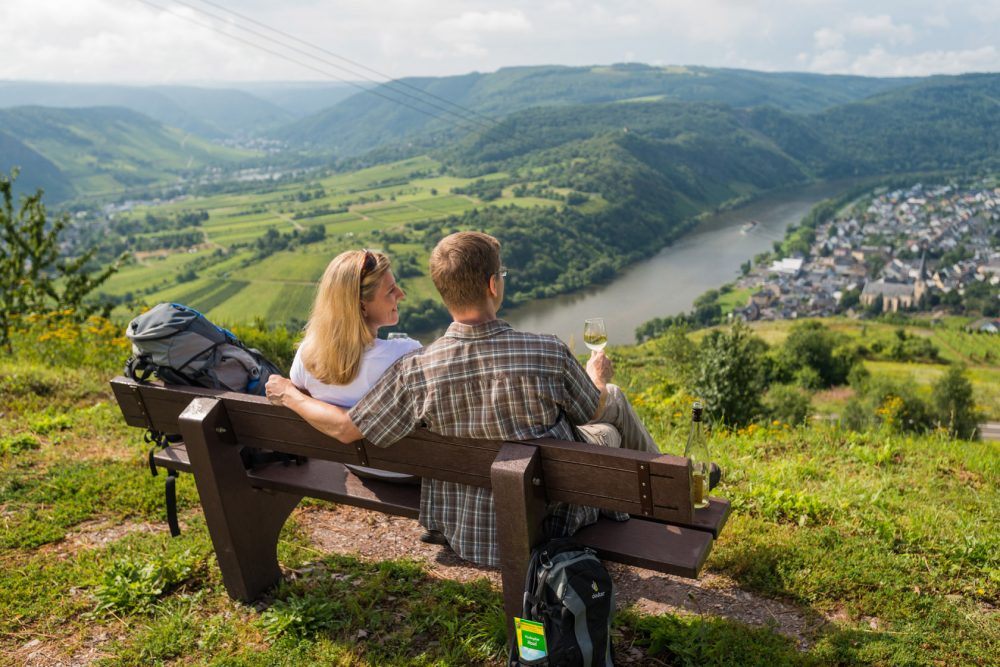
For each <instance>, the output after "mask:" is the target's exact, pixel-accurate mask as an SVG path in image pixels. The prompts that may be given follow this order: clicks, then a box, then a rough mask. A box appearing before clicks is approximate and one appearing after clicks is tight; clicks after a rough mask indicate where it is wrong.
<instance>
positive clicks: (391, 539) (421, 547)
mask: <svg viewBox="0 0 1000 667" xmlns="http://www.w3.org/2000/svg"><path fill="white" fill-rule="evenodd" d="M295 517H296V519H297V521H298V522H299V524H300V525H301V526H303V528H304V530H305V532H306V534H307V535H309V536H310V538H311V539H312V540H313V544H314V546H315V547H316V548H317V549H318V550H319V551H321V552H323V553H339V554H344V555H353V556H359V557H361V558H365V559H370V560H382V559H389V558H404V557H406V558H413V559H416V560H420V561H423V562H425V563H426V564H427V567H428V569H429V571H430V572H431V573H432V575H433V576H436V577H440V578H442V579H452V580H456V581H463V582H465V581H472V580H474V579H478V578H481V577H485V578H487V579H489V580H490V582H492V583H493V585H494V586H496V587H497V588H499V587H500V572H499V570H497V569H495V568H487V567H479V566H476V565H472V564H470V563H468V562H467V561H463V560H462V559H460V558H458V557H457V556H456V555H455V554H454V553H453V552H452V551H451V550H450V549H448V548H446V547H441V546H437V545H432V544H424V543H423V542H421V541H420V539H419V538H420V534H421V533H422V532H423V529H422V528H421V527H420V525H419V524H418V523H417V522H416V521H415V520H413V519H404V518H401V517H389V516H385V515H383V514H381V513H378V512H369V511H367V510H363V509H358V508H355V507H346V506H335V507H332V508H323V507H308V508H300V509H299V510H297V511H296V514H295ZM608 570H609V571H610V572H611V576H612V577H613V578H614V580H615V584H616V585H617V586H618V602H619V606H620V607H625V606H629V605H634V606H635V608H636V609H637V610H639V611H640V612H642V613H644V614H665V613H671V614H704V615H707V616H718V617H722V618H727V619H730V620H734V621H738V622H740V623H745V624H747V625H751V626H765V627H770V628H773V629H774V630H775V631H777V632H779V633H781V634H782V635H785V636H786V637H789V638H791V639H792V640H794V641H795V642H796V644H797V645H798V646H799V648H800V649H806V648H808V647H809V645H810V642H811V639H810V638H811V637H812V636H813V634H814V632H815V630H816V629H817V628H818V627H819V626H821V625H823V624H824V623H826V622H827V621H826V619H824V618H822V617H821V616H818V615H816V614H812V613H810V612H808V611H804V610H802V609H800V608H798V607H796V606H794V605H791V604H788V603H786V602H781V601H778V600H771V599H767V598H764V597H761V596H759V595H755V594H753V593H750V592H748V591H744V590H741V589H740V588H739V587H738V586H737V585H736V583H735V582H734V581H733V580H732V579H729V578H728V577H725V576H721V575H717V574H711V573H706V574H704V575H702V577H701V578H700V579H697V580H692V579H685V578H682V577H675V576H672V575H667V574H660V573H659V572H653V571H651V570H645V569H642V568H638V567H632V566H628V565H622V564H620V563H608ZM628 651H629V653H627V654H625V655H621V656H618V657H620V658H621V662H626V664H636V662H635V660H632V658H631V657H630V656H633V655H634V654H635V652H636V651H637V649H636V648H634V647H633V648H630V649H628ZM649 660H651V659H647V658H643V660H641V661H640V662H641V663H642V664H662V663H657V662H656V661H651V662H650V661H649Z"/></svg>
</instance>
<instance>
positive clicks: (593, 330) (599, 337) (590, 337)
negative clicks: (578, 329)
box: [583, 317, 608, 352]
mask: <svg viewBox="0 0 1000 667" xmlns="http://www.w3.org/2000/svg"><path fill="white" fill-rule="evenodd" d="M583 342H584V343H585V344H586V345H587V347H589V348H590V349H591V350H593V351H594V352H597V351H598V350H603V349H604V346H605V345H607V344H608V330H607V329H606V328H605V327H604V318H603V317H592V318H590V319H589V320H585V321H584V323H583Z"/></svg>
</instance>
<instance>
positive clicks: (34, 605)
mask: <svg viewBox="0 0 1000 667" xmlns="http://www.w3.org/2000/svg"><path fill="white" fill-rule="evenodd" d="M277 287H279V288H280V287H282V286H280V285H277ZM286 287H287V285H286ZM282 298H285V299H287V298H288V297H287V295H285V296H284V297H282ZM60 330H63V329H60ZM116 330H117V328H116V327H114V326H108V327H104V328H101V329H100V331H102V332H103V333H101V334H99V335H98V334H89V333H86V332H84V333H83V334H82V336H81V337H80V338H75V339H73V338H72V337H71V336H69V334H63V335H62V336H61V337H59V338H57V339H55V340H56V341H57V342H53V340H51V339H50V340H48V341H45V342H40V341H39V340H38V336H37V335H35V334H31V335H28V334H19V335H18V336H17V337H15V346H16V347H15V356H13V357H7V356H0V393H2V395H3V396H4V407H3V410H2V411H0V432H2V433H3V434H4V438H5V440H4V442H8V441H9V443H13V442H15V440H16V441H18V442H22V443H30V444H28V445H25V446H13V445H11V446H9V447H6V448H0V508H2V512H3V514H2V516H3V523H2V526H3V529H2V531H0V547H2V548H0V566H2V567H0V663H2V664H21V662H23V656H24V654H23V653H20V652H19V651H20V650H21V647H23V646H24V645H25V644H27V643H28V642H30V641H32V640H35V639H37V640H38V641H39V642H41V646H45V647H48V648H49V649H51V650H54V651H56V653H57V654H59V655H62V656H63V657H64V660H63V661H65V662H68V661H70V656H72V655H74V654H77V655H82V654H83V652H84V651H88V650H89V651H96V655H97V657H96V658H94V660H95V664H100V665H138V664H143V665H145V664H162V663H180V662H183V663H185V664H227V665H260V664H274V665H299V664H342V665H373V666H374V665H470V664H477V665H497V666H499V665H501V664H503V660H502V658H501V657H500V655H501V653H502V651H503V642H502V638H501V629H502V623H503V617H502V612H501V602H500V595H499V592H498V591H497V590H495V589H493V588H492V587H491V586H490V585H489V584H488V583H487V582H486V581H485V580H479V581H474V582H471V583H457V582H453V581H448V580H442V579H440V578H439V577H437V576H435V575H432V574H431V573H430V572H428V571H427V570H426V569H425V567H424V566H423V565H422V564H420V563H417V562H413V561H408V560H394V561H384V562H374V563H373V562H365V561H362V560H359V559H356V558H352V557H348V556H339V555H330V554H324V553H320V552H317V551H316V550H315V548H314V546H313V545H312V544H311V543H310V540H309V538H308V535H307V533H306V532H305V531H303V530H302V529H301V527H300V526H299V524H298V523H297V522H296V519H295V517H294V516H293V518H292V519H291V520H290V521H289V523H288V524H287V525H286V527H285V529H284V531H283V533H282V538H281V540H280V541H279V558H280V560H281V562H282V564H283V565H284V566H285V567H286V568H290V571H293V572H295V573H296V576H295V577H294V578H293V579H290V580H289V581H287V582H286V583H285V584H283V585H282V586H281V587H279V589H278V590H276V591H275V592H274V594H273V595H272V596H270V597H269V598H267V599H266V601H265V604H263V605H261V607H260V609H262V611H258V610H257V609H255V608H254V607H251V606H244V605H236V604H233V603H232V602H231V601H230V600H229V598H228V597H227V596H226V593H225V590H224V587H223V585H222V582H221V580H220V576H219V572H218V566H217V564H216V562H215V559H214V556H213V550H212V546H211V541H210V539H209V537H208V534H207V532H206V529H205V525H204V521H203V519H202V515H201V511H200V509H199V508H198V498H197V492H196V490H195V488H194V484H193V480H192V478H191V476H190V475H182V476H181V477H180V478H179V480H178V494H179V495H178V498H179V503H180V508H181V516H182V523H183V526H184V530H183V533H182V535H181V537H179V538H176V539H172V538H170V537H169V536H168V534H167V532H166V530H165V528H163V527H162V524H161V522H162V515H163V508H162V493H163V486H162V479H163V478H162V477H158V478H153V477H151V476H150V475H149V473H148V471H147V470H146V468H145V462H144V456H145V448H146V445H145V444H144V443H143V442H142V440H141V437H140V431H139V430H138V429H133V428H130V427H127V426H125V425H124V424H123V421H122V419H121V415H120V413H119V412H118V408H117V407H116V406H115V404H114V401H113V398H112V397H111V396H110V393H109V389H108V385H107V378H108V377H110V376H111V375H114V374H116V373H117V372H119V370H118V367H119V364H120V362H121V361H122V359H123V358H124V355H125V354H126V351H125V348H124V346H122V345H121V344H120V343H118V342H115V340H116V339H115V338H114V337H115V336H116V333H115V332H116ZM256 335H257V336H258V337H260V339H261V341H265V339H266V338H267V334H263V333H258V334H256ZM286 338H287V336H286ZM64 339H65V340H64ZM287 342H288V341H287V340H285V341H284V343H282V344H287ZM255 344H260V341H256V340H255ZM611 354H612V356H613V357H614V358H615V360H616V363H617V365H618V368H619V378H618V379H619V380H620V381H621V383H622V385H623V386H625V387H626V388H627V390H628V391H629V392H630V394H631V396H632V398H633V400H634V403H635V404H636V408H637V410H638V411H639V412H640V413H641V416H642V417H643V419H644V421H645V422H646V423H647V424H648V425H650V427H651V430H652V432H653V435H654V437H655V438H656V440H657V442H660V443H661V445H662V448H663V449H664V451H666V452H669V453H675V454H676V453H680V450H681V449H682V448H683V441H684V437H685V435H686V432H687V426H686V423H685V421H686V420H685V418H684V413H683V411H682V410H679V408H680V407H681V403H683V401H681V403H678V402H677V401H676V400H675V397H674V395H673V388H674V387H675V386H676V384H675V383H672V380H671V378H670V377H669V375H665V374H664V367H665V361H664V359H663V358H662V357H660V356H658V354H657V353H656V346H655V344H646V345H644V346H641V347H637V348H613V349H612V350H611ZM67 363H69V364H70V365H66V364H67ZM885 370H886V372H891V371H892V370H893V369H892V368H891V367H887V368H886V369H885ZM934 371H936V369H929V371H928V372H934ZM710 445H711V447H712V450H713V454H714V456H715V458H716V459H717V460H718V461H719V462H720V464H721V465H722V467H723V469H724V470H725V481H724V484H723V486H722V487H721V489H720V492H719V493H720V495H723V496H725V497H727V498H729V499H730V500H731V501H732V503H733V507H734V513H733V516H732V517H731V519H730V521H729V524H728V525H727V527H726V529H725V531H724V532H723V534H722V536H721V538H720V539H719V540H718V541H717V543H716V545H715V547H714V548H713V551H712V553H711V555H710V556H709V559H708V562H707V566H706V567H707V571H708V572H711V573H716V574H720V575H724V576H725V577H728V578H730V579H731V580H733V581H735V582H736V583H737V584H738V585H739V587H740V588H741V589H743V590H745V591H748V592H750V593H752V594H754V595H756V596H758V598H760V599H763V600H764V603H762V604H766V601H767V600H779V601H782V602H783V603H784V604H786V605H790V606H792V607H793V608H795V609H796V610H797V612H798V614H799V615H800V616H801V617H802V618H804V619H806V620H807V621H808V623H807V625H808V626H809V627H811V628H812V629H811V630H808V631H807V632H806V635H805V636H804V639H805V640H806V642H807V645H806V647H798V646H796V644H795V643H794V642H793V641H792V640H791V639H789V638H787V637H784V636H782V635H781V634H779V633H778V632H776V631H775V629H774V628H773V627H768V626H762V627H750V626H747V625H744V624H742V623H739V622H736V621H733V620H730V619H727V618H726V617H725V615H724V614H725V612H726V609H725V608H724V606H723V608H720V609H715V608H706V609H702V610H700V611H698V612H696V613H690V614H669V613H668V614H662V615H646V614H642V613H640V612H638V611H636V610H635V609H628V610H625V612H624V613H622V614H620V615H619V617H618V619H617V620H616V627H615V633H616V640H617V645H618V646H619V647H626V646H634V647H636V648H638V649H639V650H640V651H641V652H642V653H643V654H645V655H648V656H649V658H648V662H649V664H670V665H719V666H723V665H809V666H820V665H925V664H926V665H936V664H946V665H981V664H990V663H991V661H992V660H994V659H995V656H996V655H997V651H998V649H1000V625H998V624H997V622H996V621H997V611H996V607H997V605H998V604H1000V533H998V531H997V530H996V526H997V525H998V523H1000V449H998V448H997V447H996V444H995V443H984V442H963V441H951V440H948V439H947V438H945V437H942V436H940V435H930V436H905V435H897V434H893V433H889V432H884V431H870V432H866V433H854V432H850V431H847V430H843V429H841V428H839V427H837V426H836V425H829V424H828V425H818V426H813V427H808V428H791V427H788V426H787V425H784V424H766V425H760V424H756V425H752V426H750V427H748V428H744V429H740V430H736V431H716V432H714V433H712V435H711V440H710ZM149 525H152V526H154V527H157V528H156V529H154V530H153V531H152V532H150V531H149V530H148V528H147V526H149ZM88 538H89V539H88ZM654 581H655V580H654ZM692 594H693V596H694V602H695V603H696V605H697V604H698V603H699V593H698V590H697V589H695V590H694V591H693V592H692ZM91 655H93V653H91ZM654 660H655V661H659V662H658V663H656V662H654ZM220 661H221V662H220Z"/></svg>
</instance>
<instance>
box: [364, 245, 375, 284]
mask: <svg viewBox="0 0 1000 667" xmlns="http://www.w3.org/2000/svg"><path fill="white" fill-rule="evenodd" d="M376 266H378V260H377V259H375V254H374V253H373V252H372V251H371V250H365V256H364V259H362V260H361V282H364V280H365V276H367V275H368V274H369V273H371V272H372V271H374V270H375V267H376Z"/></svg>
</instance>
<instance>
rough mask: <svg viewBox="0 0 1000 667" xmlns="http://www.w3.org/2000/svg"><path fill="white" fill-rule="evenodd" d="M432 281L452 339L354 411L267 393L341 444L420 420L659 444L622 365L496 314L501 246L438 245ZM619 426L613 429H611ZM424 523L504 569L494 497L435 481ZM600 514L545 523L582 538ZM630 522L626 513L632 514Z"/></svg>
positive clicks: (416, 358) (458, 238) (496, 433)
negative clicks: (584, 357) (617, 376)
mask: <svg viewBox="0 0 1000 667" xmlns="http://www.w3.org/2000/svg"><path fill="white" fill-rule="evenodd" d="M430 266H431V278H432V280H433V281H434V285H435V287H437V289H438V291H439V292H440V293H441V298H442V300H443V301H444V304H445V306H446V307H447V308H448V312H449V313H450V314H451V316H452V318H453V320H454V321H453V322H452V324H451V326H449V327H448V331H447V332H446V333H445V335H444V336H442V337H441V338H439V339H438V340H436V341H435V342H434V343H432V344H431V345H429V346H427V347H426V348H423V349H421V350H417V351H415V352H412V353H410V354H408V355H406V356H404V357H402V358H401V359H399V361H397V362H396V364H395V365H394V366H393V367H392V368H390V369H389V370H388V371H387V372H386V373H385V375H383V376H382V378H381V379H380V380H379V381H378V382H377V383H376V384H375V385H374V386H373V387H372V388H371V390H369V392H368V393H367V394H366V395H365V396H364V398H362V399H361V401H360V402H358V403H357V404H356V405H355V406H354V407H353V408H351V409H350V411H347V410H344V409H342V408H338V407H336V406H333V405H328V404H326V403H322V402H320V401H316V400H315V399H311V398H309V397H308V396H306V395H305V394H303V393H302V392H300V391H298V390H297V389H296V388H295V387H294V386H293V385H292V384H291V382H289V381H288V380H287V379H285V378H281V377H279V376H274V375H272V376H271V379H270V380H268V383H267V396H268V398H269V399H270V400H271V402H272V403H275V404H278V405H286V406H288V407H290V408H291V409H293V410H295V411H296V412H297V413H298V414H300V415H301V416H302V417H303V418H304V419H306V421H308V422H309V423H310V424H312V425H313V426H314V427H315V428H317V429H319V430H320V431H323V432H324V433H327V434H328V435H331V436H333V437H335V438H337V439H338V440H340V441H342V442H353V441H354V440H358V439H361V438H365V439H366V440H368V441H369V442H371V443H372V444H374V445H376V446H381V447H387V446H389V445H391V444H392V443H394V442H396V441H397V440H400V439H401V438H403V437H405V436H406V435H407V434H409V433H410V432H411V431H413V430H414V429H415V428H417V427H418V426H424V427H426V428H428V429H429V430H431V431H432V432H434V433H438V434H441V435H447V436H456V437H465V438H482V439H490V440H525V439H532V438H543V437H552V438H558V439H561V440H584V441H587V442H594V443H598V444H604V445H606V446H610V447H617V446H625V447H628V448H631V449H640V450H643V451H651V452H658V449H657V447H656V444H655V443H654V442H653V440H652V438H651V437H650V436H649V433H648V432H647V431H646V430H645V428H643V426H642V424H641V423H640V422H639V420H638V418H637V417H636V415H635V413H634V412H633V411H632V408H631V406H629V405H628V402H627V401H626V400H625V399H624V396H623V395H622V393H621V391H620V390H619V389H618V388H617V387H615V386H614V385H609V384H608V381H609V380H610V379H611V376H612V374H613V368H612V365H611V361H610V360H609V359H608V358H607V357H606V356H605V355H604V353H603V352H596V353H594V354H592V355H591V358H590V360H589V361H588V362H587V369H586V372H584V369H583V368H581V367H580V364H579V363H577V361H576V359H575V358H574V357H573V355H572V353H571V352H570V351H569V349H568V348H567V347H566V345H565V344H563V343H562V342H561V341H560V340H559V339H558V338H556V337H555V336H547V335H539V334H531V333H524V332H518V331H514V329H513V328H511V326H510V325H509V324H507V323H506V322H504V321H503V320H499V319H497V312H498V311H499V309H500V305H501V303H502V302H503V294H504V284H505V278H506V275H507V271H506V269H505V268H504V267H503V266H502V265H501V263H500V242H499V241H497V240H496V239H495V238H493V237H492V236H489V235H488V234H483V233H480V232H458V233H456V234H452V235H450V236H448V237H446V238H444V239H442V240H441V241H440V242H439V243H438V244H437V246H436V247H435V248H434V251H433V252H432V253H431V261H430ZM609 424H613V425H614V426H613V427H612V426H610V425H609ZM422 484H423V486H422V489H421V498H420V519H419V520H420V523H421V525H423V526H424V527H425V528H426V529H427V530H428V531H429V533H430V534H431V535H434V534H441V535H443V537H444V539H445V540H446V541H447V543H448V544H449V545H450V546H451V548H452V549H453V550H454V551H455V553H457V554H458V555H459V556H461V557H462V558H465V559H467V560H470V561H473V562H475V563H479V564H482V565H492V566H496V565H499V554H498V551H497V542H496V516H495V512H494V504H493V493H492V492H491V491H490V490H489V489H482V488H478V487H472V486H467V485H464V484H456V483H453V482H442V481H438V480H431V479H424V480H423V482H422ZM597 518H598V511H597V510H596V509H593V508H589V507H580V506H576V505H566V504H555V505H553V506H552V507H550V508H549V515H548V517H547V519H546V530H547V531H548V532H549V533H550V534H552V535H553V536H555V535H572V534H573V533H574V532H576V531H577V530H578V529H579V528H581V527H583V526H586V525H588V524H590V523H593V522H594V521H596V520H597ZM621 518H625V517H621Z"/></svg>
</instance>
